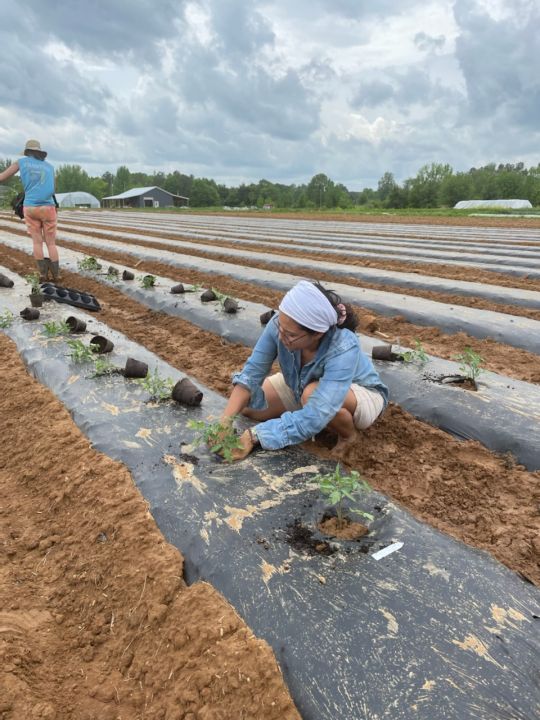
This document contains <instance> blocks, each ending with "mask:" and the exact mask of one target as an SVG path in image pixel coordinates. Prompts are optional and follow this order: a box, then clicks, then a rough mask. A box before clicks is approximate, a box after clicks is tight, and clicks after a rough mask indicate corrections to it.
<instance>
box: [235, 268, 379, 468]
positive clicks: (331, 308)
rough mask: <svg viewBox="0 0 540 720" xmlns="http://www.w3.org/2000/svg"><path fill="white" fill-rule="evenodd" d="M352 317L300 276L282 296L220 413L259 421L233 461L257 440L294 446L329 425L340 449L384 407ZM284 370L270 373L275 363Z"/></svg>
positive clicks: (336, 300)
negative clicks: (295, 283) (240, 415)
mask: <svg viewBox="0 0 540 720" xmlns="http://www.w3.org/2000/svg"><path fill="white" fill-rule="evenodd" d="M356 324H357V320H356V316H355V314H354V311H353V309H352V307H351V306H350V305H344V304H343V303H342V302H341V298H340V297H339V296H338V295H337V294H336V293H334V292H333V291H332V290H326V289H325V288H324V287H323V286H322V285H320V284H319V283H315V282H308V281H306V280H302V281H301V282H299V283H298V284H297V285H295V286H294V287H293V288H292V289H291V290H289V292H288V293H287V294H286V295H285V297H284V298H283V300H282V302H281V304H280V306H279V314H277V315H275V316H274V317H273V318H272V319H271V320H270V322H269V323H268V325H267V326H266V328H265V330H264V332H263V333H262V335H261V337H260V338H259V340H258V341H257V344H256V345H255V348H254V349H253V352H252V354H251V356H250V357H249V359H248V361H247V362H246V364H245V366H244V368H243V369H242V371H241V372H239V373H236V374H235V375H234V376H233V385H234V388H233V390H232V392H231V395H230V397H229V401H228V403H227V406H226V408H225V410H224V412H223V415H222V422H223V423H231V422H232V418H233V417H234V416H235V415H237V414H238V413H242V414H243V415H245V416H246V417H248V418H251V419H252V420H256V421H258V424H257V425H256V426H255V427H253V428H250V429H249V430H246V431H245V432H244V433H243V434H242V435H241V436H240V443H241V446H242V447H241V449H236V450H234V451H233V459H234V460H242V459H243V458H244V457H246V456H247V455H249V453H250V452H251V451H252V449H253V448H254V447H255V445H258V444H260V445H261V447H262V448H264V449H268V450H275V449H278V448H283V447H286V446H287V445H296V444H297V443H301V442H303V441H304V440H307V439H308V438H311V437H313V436H314V435H316V434H317V433H318V432H320V431H321V430H322V429H323V428H325V427H328V428H330V429H332V430H334V431H335V432H336V433H337V435H338V442H337V445H336V448H335V449H337V450H341V449H343V448H344V447H345V446H346V445H347V444H348V443H350V442H351V441H352V440H354V438H355V435H356V430H365V429H366V428H368V427H369V426H370V425H372V424H373V423H374V422H375V420H376V419H377V418H378V417H379V415H380V414H381V413H382V411H383V410H384V409H385V407H386V405H387V404H388V388H387V387H386V385H384V384H383V383H382V382H381V380H380V378H379V375H378V374H377V371H376V370H375V368H374V367H373V363H372V362H371V360H370V358H369V357H368V356H367V355H366V354H365V353H364V352H363V351H362V349H361V348H360V342H359V339H358V337H357V335H355V333H354V330H355V327H356ZM276 358H277V360H278V362H279V365H280V368H281V372H280V373H277V374H275V375H270V376H268V375H269V372H270V370H271V367H272V363H273V362H274V360H276Z"/></svg>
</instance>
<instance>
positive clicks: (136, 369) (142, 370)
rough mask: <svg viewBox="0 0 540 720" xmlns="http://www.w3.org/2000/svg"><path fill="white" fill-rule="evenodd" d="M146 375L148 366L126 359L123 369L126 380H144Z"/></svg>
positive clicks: (138, 361)
mask: <svg viewBox="0 0 540 720" xmlns="http://www.w3.org/2000/svg"><path fill="white" fill-rule="evenodd" d="M147 375H148V365H147V364H146V363H145V362H142V361H141V360H135V359H134V358H128V359H127V360H126V366H125V368H124V377H127V378H145V377H146V376H147Z"/></svg>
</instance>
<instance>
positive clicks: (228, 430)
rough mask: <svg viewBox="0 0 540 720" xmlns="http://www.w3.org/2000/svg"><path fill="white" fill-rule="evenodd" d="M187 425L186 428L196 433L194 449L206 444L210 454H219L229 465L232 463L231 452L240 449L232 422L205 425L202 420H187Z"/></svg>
mask: <svg viewBox="0 0 540 720" xmlns="http://www.w3.org/2000/svg"><path fill="white" fill-rule="evenodd" d="M187 425H188V428H190V429H191V430H195V431H196V432H197V433H198V435H197V437H196V438H195V440H194V441H193V445H194V446H195V447H198V446H199V445H200V444H201V443H206V445H208V447H209V448H210V452H213V453H219V454H220V455H222V456H223V457H224V459H225V460H226V461H227V462H229V463H230V462H232V461H233V455H232V451H233V450H235V449H237V448H241V447H242V446H241V444H240V439H239V437H238V435H237V434H236V432H235V430H234V427H233V425H232V422H231V423H227V422H225V423H221V422H219V421H217V422H213V423H207V422H205V421H204V420H189V422H188V424H187Z"/></svg>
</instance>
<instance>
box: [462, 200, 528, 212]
mask: <svg viewBox="0 0 540 720" xmlns="http://www.w3.org/2000/svg"><path fill="white" fill-rule="evenodd" d="M474 208H511V209H512V210H523V209H529V208H532V205H531V203H530V202H529V201H528V200H460V201H459V202H457V203H456V204H455V205H454V210H472V209H474Z"/></svg>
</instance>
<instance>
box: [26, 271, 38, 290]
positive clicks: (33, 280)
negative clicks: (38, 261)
mask: <svg viewBox="0 0 540 720" xmlns="http://www.w3.org/2000/svg"><path fill="white" fill-rule="evenodd" d="M24 279H25V280H26V282H27V283H28V284H29V285H30V287H31V289H30V292H31V293H32V295H39V294H40V292H41V286H40V284H39V274H38V273H30V275H25V276H24Z"/></svg>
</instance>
